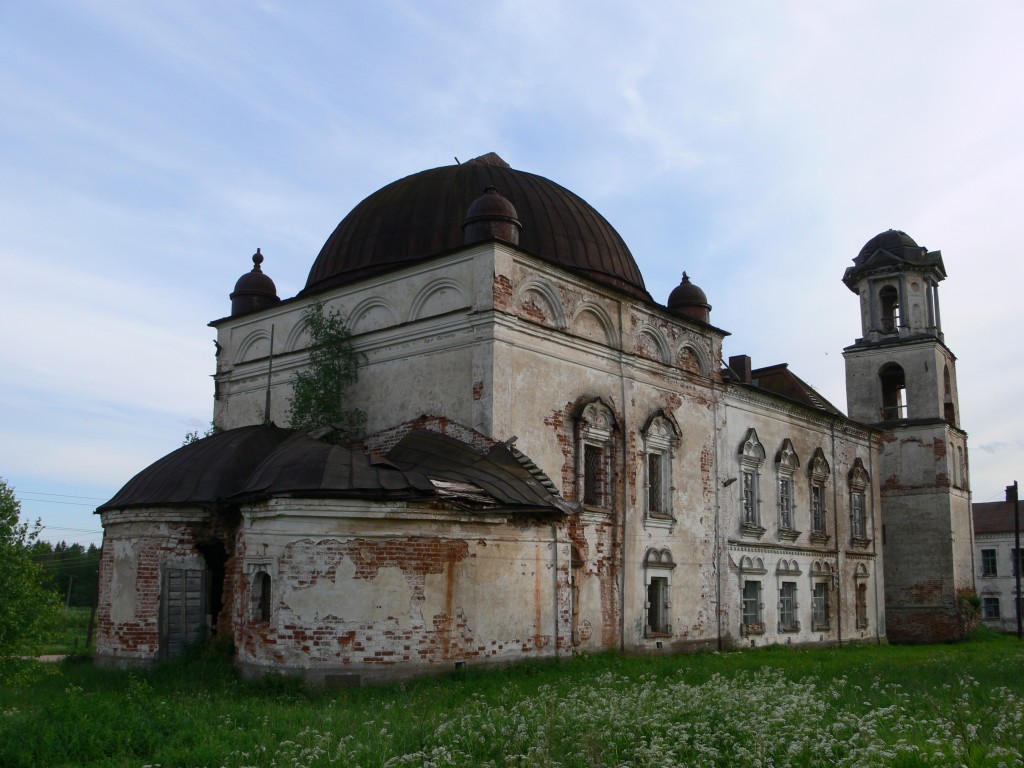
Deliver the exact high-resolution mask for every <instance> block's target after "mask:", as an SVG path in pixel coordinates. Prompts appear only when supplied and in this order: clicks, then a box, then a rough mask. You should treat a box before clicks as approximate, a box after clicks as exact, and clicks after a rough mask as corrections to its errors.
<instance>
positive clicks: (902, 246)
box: [843, 229, 946, 293]
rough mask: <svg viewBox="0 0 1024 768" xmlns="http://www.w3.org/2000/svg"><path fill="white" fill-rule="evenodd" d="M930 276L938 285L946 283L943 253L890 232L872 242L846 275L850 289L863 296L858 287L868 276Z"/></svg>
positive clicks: (897, 233) (847, 285) (868, 243)
mask: <svg viewBox="0 0 1024 768" xmlns="http://www.w3.org/2000/svg"><path fill="white" fill-rule="evenodd" d="M908 270H910V271H915V272H928V273H929V274H930V275H931V276H932V278H933V280H934V281H935V282H939V281H940V280H943V279H945V277H946V268H945V266H944V265H943V263H942V251H929V250H928V249H927V248H925V247H923V246H920V245H918V244H917V242H915V240H914V238H912V237H911V236H910V235H908V234H907V233H906V232H903V231H902V230H899V229H887V230H886V231H885V232H882V233H880V234H877V235H875V236H874V237H872V238H871V239H870V240H868V241H867V242H866V243H865V244H864V247H863V248H861V249H860V253H858V254H857V256H856V257H855V258H854V260H853V266H852V267H849V268H847V270H846V273H845V274H844V275H843V282H844V283H845V284H846V287H847V288H849V289H850V290H851V291H853V292H854V293H859V289H858V283H859V282H860V280H861V279H862V278H863V277H864V276H866V275H868V274H882V273H885V272H893V273H895V272H904V271H908Z"/></svg>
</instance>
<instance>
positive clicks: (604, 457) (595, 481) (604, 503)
mask: <svg viewBox="0 0 1024 768" xmlns="http://www.w3.org/2000/svg"><path fill="white" fill-rule="evenodd" d="M614 429H615V417H614V415H613V414H612V412H611V409H610V408H608V406H606V405H605V404H604V403H602V402H601V401H600V400H592V401H591V402H589V403H587V405H586V406H585V407H584V408H583V411H582V412H581V413H580V416H579V418H578V420H577V433H578V436H577V451H576V457H577V467H576V488H577V496H578V499H579V501H581V502H582V503H583V505H584V506H585V507H592V508H600V509H606V510H607V509H610V508H611V504H612V501H611V498H612V490H611V468H612V456H611V454H612V431H613V430H614Z"/></svg>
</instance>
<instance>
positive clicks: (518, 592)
mask: <svg viewBox="0 0 1024 768" xmlns="http://www.w3.org/2000/svg"><path fill="white" fill-rule="evenodd" d="M268 257H269V261H268V262H267V266H268V272H270V271H272V270H270V269H269V266H270V264H272V259H273V254H268ZM263 267H264V255H263V254H262V253H261V252H259V251H257V254H256V255H255V256H253V266H252V271H250V272H247V273H245V274H244V275H243V276H242V277H241V278H240V279H239V280H238V283H237V284H236V286H235V290H234V291H233V292H232V293H231V297H230V298H231V312H230V315H228V316H227V317H224V318H222V319H219V320H215V321H213V322H212V323H211V325H212V326H213V327H214V328H215V329H216V333H217V358H216V372H215V376H214V382H215V390H214V403H213V422H214V424H215V426H216V428H217V431H216V432H215V433H214V434H212V435H211V436H209V437H207V438H204V439H201V440H199V441H197V442H194V443H192V444H189V445H186V446H184V447H182V448H179V449H178V450H176V451H174V452H172V453H171V454H169V455H168V456H165V457H164V458H163V459H160V460H159V461H157V462H156V463H155V464H153V465H152V466H150V467H148V468H146V469H144V470H142V471H141V472H140V473H139V474H138V475H137V476H136V477H135V478H133V479H132V480H131V481H129V482H128V484H127V485H125V487H124V488H123V489H121V491H119V492H118V493H117V495H115V496H114V498H112V499H111V500H110V501H108V502H107V503H106V504H104V505H102V506H101V507H99V509H98V510H97V511H98V512H99V514H100V515H101V516H102V521H103V527H104V546H103V556H102V563H101V571H100V582H101V585H100V606H99V632H98V640H97V650H96V659H97V662H98V663H101V664H107V665H115V666H133V665H146V664H151V663H153V662H155V661H158V660H160V659H163V658H167V657H170V656H173V655H175V654H177V653H179V652H180V651H181V649H182V648H183V647H184V646H185V645H186V644H187V643H189V642H192V641H195V640H197V639H199V638H201V637H203V636H204V635H208V634H214V635H217V636H226V637H230V638H232V640H233V643H234V649H235V650H234V653H235V658H236V663H237V664H238V666H239V668H240V669H242V670H243V671H244V672H246V673H247V674H253V675H262V674H265V673H267V672H275V673H276V672H281V673H296V674H302V675H304V676H306V677H307V678H308V679H309V680H311V681H313V682H318V683H328V684H361V683H364V682H373V681H379V680H388V679H398V678H404V677H410V676H415V675H420V674H425V673H430V672H438V671H445V670H451V669H456V668H460V667H462V666H465V665H476V664H496V663H504V662H512V661H518V660H523V659H529V658H550V657H559V658H561V657H564V658H568V657H571V656H572V655H574V654H576V653H585V652H592V651H602V650H619V651H622V652H626V653H657V652H676V651H681V650H686V649H721V648H734V647H753V646H761V645H765V644H772V643H787V644H789V643H792V644H804V645H806V644H839V643H846V642H885V641H886V640H887V639H891V640H907V641H930V640H940V639H949V638H953V637H958V636H961V635H962V634H963V633H964V631H965V628H966V626H967V624H968V618H969V617H968V616H967V615H966V614H965V608H964V605H965V600H964V598H965V596H966V595H968V594H971V593H972V590H973V572H974V571H973V560H972V558H973V554H972V552H973V540H972V539H973V536H972V530H971V516H970V492H969V483H968V471H967V445H966V434H965V433H964V432H963V431H962V430H961V429H960V425H959V408H958V404H957V390H956V370H955V358H954V356H953V355H952V353H951V352H950V351H949V349H948V348H947V347H946V346H945V343H944V338H943V334H942V330H941V323H940V314H939V300H938V283H939V282H940V281H941V280H943V279H944V278H945V270H944V267H943V263H942V258H941V255H940V254H939V253H938V252H929V251H927V249H925V248H921V247H920V246H918V245H917V244H916V243H915V242H914V241H913V240H912V239H911V238H910V237H909V236H907V235H906V234H904V233H902V232H897V231H895V230H889V231H888V232H884V233H882V234H880V235H878V236H877V237H875V238H873V239H871V240H870V241H869V242H868V243H867V245H865V246H864V248H863V249H861V251H860V253H859V254H857V255H856V258H855V259H854V262H853V266H851V267H850V268H849V269H848V270H847V272H846V275H845V276H844V278H843V279H844V282H845V283H846V285H847V286H848V287H849V288H850V289H851V290H852V291H853V292H854V293H856V294H857V295H858V300H859V303H860V308H861V325H862V327H861V337H860V338H858V339H857V340H856V342H855V343H854V344H853V345H852V346H850V347H848V348H847V349H846V350H845V351H844V355H845V357H846V364H847V389H848V402H847V408H848V415H845V414H844V413H843V412H842V411H841V410H840V409H839V408H837V407H836V406H834V405H833V404H831V403H829V402H828V401H826V400H825V399H824V398H823V397H822V396H821V395H820V394H819V393H818V392H816V391H815V390H814V389H813V388H812V387H811V386H810V385H808V384H807V383H806V382H805V381H804V380H803V379H802V378H800V377H799V376H798V375H797V374H796V373H795V372H793V371H791V370H789V368H788V366H787V365H786V364H784V363H783V364H773V365H769V366H767V367H756V366H755V365H754V363H753V361H751V359H750V358H749V357H746V356H743V355H738V356H731V357H729V358H728V359H727V360H723V353H722V345H723V341H724V339H725V338H726V337H727V336H728V335H729V334H728V333H727V332H726V331H725V330H723V329H721V328H718V327H717V326H715V325H714V323H713V319H712V314H711V310H712V306H711V304H710V303H709V300H708V297H707V296H706V295H705V294H704V292H703V291H702V290H701V289H700V288H699V287H697V285H696V284H694V283H693V282H692V281H691V279H690V278H689V277H688V276H687V275H686V274H685V273H684V274H683V276H682V281H681V282H680V284H679V286H678V287H676V288H675V289H674V290H673V291H672V292H671V294H670V295H669V296H667V297H665V301H664V303H661V301H660V300H659V299H658V298H656V297H652V296H651V295H650V294H649V293H648V292H647V289H646V287H645V285H644V280H643V276H642V275H641V273H640V269H639V267H638V266H637V263H636V261H635V260H634V258H633V255H632V254H631V253H630V250H629V248H628V247H627V246H626V244H625V243H624V242H623V240H622V238H621V237H620V236H619V234H618V233H617V232H616V231H615V229H614V228H613V227H612V226H611V225H610V224H609V223H608V221H606V220H605V219H604V218H603V217H602V216H601V214H599V213H598V212H597V211H596V210H595V209H594V208H593V207H592V206H590V205H589V204H588V203H587V202H586V201H584V200H583V199H582V198H580V197H579V196H577V195H575V194H574V193H572V192H570V191H569V190H567V189H565V188H563V187H561V186H559V185H558V184H556V183H554V182H552V181H549V180H548V179H545V178H543V177H541V176H537V175H534V174H531V173H526V172H523V171H518V170H514V169H512V168H511V167H510V166H509V165H508V164H507V163H505V162H504V161H503V160H501V158H499V157H498V156H497V155H495V154H488V155H485V156H483V157H479V158H476V159H474V160H471V161H469V162H466V163H462V164H457V165H452V166H446V167H441V168H435V169H432V170H427V171H423V172H420V173H416V174H413V175H412V176H409V177H406V178H404V179H401V180H399V181H396V182H394V183H392V184H389V185H388V186H386V187H384V188H382V189H380V190H378V191H376V192H374V193H373V194H371V195H370V196H369V197H367V198H366V199H365V200H363V201H362V202H361V203H360V204H359V205H357V206H356V207H355V208H354V209H353V210H352V211H351V212H350V213H349V214H348V215H347V216H346V217H345V218H344V219H343V220H342V221H341V223H340V224H339V225H338V227H337V228H336V229H335V230H334V232H333V233H332V234H331V235H330V237H329V238H328V239H327V241H326V243H325V244H324V246H323V248H322V249H321V251H320V254H319V255H318V256H317V258H316V260H315V261H314V262H313V265H312V268H311V269H310V272H309V277H308V280H307V282H306V285H305V288H304V289H303V290H302V291H300V292H299V294H298V295H296V296H294V297H290V298H285V299H283V300H282V299H281V298H280V297H279V296H278V295H277V291H276V288H275V286H274V283H273V281H272V280H271V279H270V277H269V276H268V275H267V274H266V273H265V272H264V271H263ZM314 303H320V304H322V305H323V306H324V307H325V309H326V310H328V311H333V310H337V311H338V312H340V313H341V314H342V315H343V316H344V317H345V318H347V322H348V325H349V327H350V329H351V331H352V333H353V343H354V346H355V348H356V350H357V351H358V353H359V354H360V355H361V356H362V360H363V364H362V366H361V367H360V369H359V378H358V382H357V383H356V384H355V385H354V386H353V388H352V389H351V391H350V397H351V400H352V404H353V405H354V406H356V407H358V408H360V409H362V410H363V411H364V412H365V414H366V425H365V437H364V438H363V439H362V440H361V441H360V442H359V444H358V445H352V444H348V443H345V442H344V441H340V440H338V439H337V434H336V432H335V430H334V429H332V427H331V425H325V426H324V427H323V428H320V429H314V430H293V429H290V428H287V427H286V426H284V425H288V424H289V422H290V394H291V389H292V385H293V382H294V380H295V376H296V374H297V373H298V372H300V371H302V370H304V368H305V367H306V366H307V365H308V360H309V350H308V347H309V334H308V329H307V328H306V326H305V323H304V321H303V313H304V312H305V311H306V310H307V309H308V308H309V307H310V306H311V305H313V304H314ZM768 362H771V361H768Z"/></svg>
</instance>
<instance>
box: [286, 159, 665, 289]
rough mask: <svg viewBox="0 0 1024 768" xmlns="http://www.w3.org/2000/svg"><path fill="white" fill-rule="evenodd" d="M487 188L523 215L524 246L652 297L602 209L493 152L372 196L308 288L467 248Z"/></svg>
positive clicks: (318, 265)
mask: <svg viewBox="0 0 1024 768" xmlns="http://www.w3.org/2000/svg"><path fill="white" fill-rule="evenodd" d="M488 187H494V188H495V189H496V190H497V191H498V192H500V194H501V195H502V196H503V197H505V198H507V199H508V201H509V202H510V203H511V204H512V206H513V208H514V210H515V211H516V213H517V214H518V219H519V221H520V222H522V231H521V232H520V234H519V246H518V247H519V248H520V249H521V250H524V251H527V252H529V253H532V254H534V255H536V256H538V257H540V258H542V259H544V260H545V261H549V262H552V263H554V264H558V265H560V266H563V267H565V268H567V269H570V270H572V271H575V272H578V273H581V274H583V275H586V276H588V277H590V278H592V279H593V280H596V281H598V282H601V283H604V284H605V285H609V286H612V287H614V288H618V289H619V290H622V291H625V292H627V293H629V294H631V295H634V296H637V297H640V298H643V299H645V300H648V301H650V300H651V298H650V295H649V294H648V293H647V289H646V288H645V286H644V280H643V276H642V275H641V274H640V269H639V267H637V265H636V262H635V261H634V260H633V255H632V254H631V253H630V252H629V248H627V247H626V244H625V242H624V241H623V240H622V237H621V236H620V235H619V233H618V232H616V231H615V229H614V228H613V227H612V225H611V224H609V223H608V221H607V220H606V219H605V218H604V217H603V216H602V215H601V214H600V213H598V212H597V211H596V210H595V209H594V208H593V207H592V206H591V205H590V204H589V203H587V202H586V201H585V200H583V199H582V198H581V197H579V196H578V195H576V194H574V193H572V192H570V191H569V190H567V189H565V187H562V186H559V185H558V184H556V183H555V182H553V181H550V180H548V179H545V178H544V177H542V176H536V175H534V174H532V173H526V172H524V171H517V170H515V169H513V168H511V167H510V166H509V165H508V163H506V162H505V161H504V160H502V159H501V158H500V157H498V156H497V155H496V154H494V153H490V154H487V155H484V156H482V157H478V158H475V159H473V160H470V161H469V162H466V163H462V164H460V165H449V166H444V167H441V168H434V169H432V170H428V171H422V172H420V173H416V174H413V175H412V176H407V177H406V178H404V179H400V180H398V181H396V182H393V183H391V184H389V185H387V186H386V187H384V188H382V189H380V190H378V191H376V192H374V193H373V194H372V195H370V196H369V197H367V198H366V199H365V200H363V201H362V202H361V203H359V205H357V206H356V207H355V208H353V209H352V211H351V213H349V214H348V216H346V217H345V218H344V219H343V220H342V222H341V223H340V224H339V225H338V227H337V229H335V230H334V232H333V234H332V235H331V236H330V237H329V238H328V239H327V242H326V243H324V247H323V248H322V249H321V250H320V255H319V256H317V259H316V262H314V264H313V268H312V269H311V270H310V272H309V278H308V279H307V280H306V287H305V289H304V290H303V291H302V294H304V295H309V294H315V293H320V292H321V291H325V290H328V289H330V288H334V287H335V286H338V285H343V284H345V283H350V282H353V281H356V280H360V279H362V278H365V277H370V276H372V275H377V274H381V273H384V272H389V271H391V270H394V269H398V268H401V267H404V266H407V265H409V264H414V263H416V262H420V261H424V260H426V259H429V258H431V257H433V256H436V255H439V254H442V253H445V252H448V251H452V250H455V249H457V248H461V247H462V246H463V231H462V223H463V221H464V220H465V219H466V214H467V210H468V208H469V206H470V204H471V203H473V202H474V201H475V200H477V199H478V198H479V197H480V195H481V194H482V193H483V192H484V190H485V189H487V188H488Z"/></svg>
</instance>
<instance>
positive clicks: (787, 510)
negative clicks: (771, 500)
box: [779, 477, 793, 531]
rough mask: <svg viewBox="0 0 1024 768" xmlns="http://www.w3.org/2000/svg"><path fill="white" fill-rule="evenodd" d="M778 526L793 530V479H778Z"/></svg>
mask: <svg viewBox="0 0 1024 768" xmlns="http://www.w3.org/2000/svg"><path fill="white" fill-rule="evenodd" d="M779 526H780V527H781V528H782V529H783V530H787V531H791V530H793V478H791V477H780V478H779Z"/></svg>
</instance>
